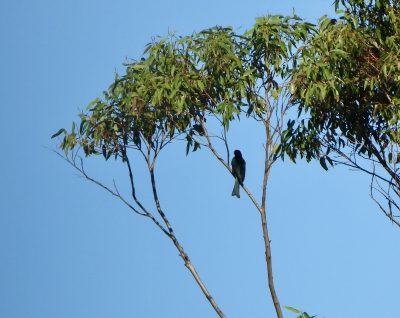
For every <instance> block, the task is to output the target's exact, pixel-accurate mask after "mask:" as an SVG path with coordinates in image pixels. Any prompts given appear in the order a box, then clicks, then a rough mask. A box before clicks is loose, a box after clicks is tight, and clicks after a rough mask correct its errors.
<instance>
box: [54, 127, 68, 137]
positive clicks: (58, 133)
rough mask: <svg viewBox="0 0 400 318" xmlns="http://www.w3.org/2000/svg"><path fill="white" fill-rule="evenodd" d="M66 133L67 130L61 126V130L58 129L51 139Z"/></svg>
mask: <svg viewBox="0 0 400 318" xmlns="http://www.w3.org/2000/svg"><path fill="white" fill-rule="evenodd" d="M62 132H63V133H64V134H65V135H67V131H66V130H65V129H64V128H61V129H60V130H59V131H57V132H56V133H55V134H54V135H53V136H51V139H53V138H55V137H57V136H59V135H61V133H62Z"/></svg>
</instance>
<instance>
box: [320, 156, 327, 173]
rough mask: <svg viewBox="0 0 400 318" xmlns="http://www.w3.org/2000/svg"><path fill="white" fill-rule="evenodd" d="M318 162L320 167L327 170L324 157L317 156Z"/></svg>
mask: <svg viewBox="0 0 400 318" xmlns="http://www.w3.org/2000/svg"><path fill="white" fill-rule="evenodd" d="M319 163H320V164H321V167H322V168H324V169H325V170H326V171H328V167H327V165H326V162H325V158H324V157H321V158H319Z"/></svg>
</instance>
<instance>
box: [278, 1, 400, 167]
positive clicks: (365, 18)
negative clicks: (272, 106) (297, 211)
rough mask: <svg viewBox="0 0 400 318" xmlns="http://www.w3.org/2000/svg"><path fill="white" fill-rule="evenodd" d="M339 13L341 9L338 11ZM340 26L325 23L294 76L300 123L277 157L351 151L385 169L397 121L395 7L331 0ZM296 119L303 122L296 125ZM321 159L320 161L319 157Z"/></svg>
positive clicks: (398, 22)
mask: <svg viewBox="0 0 400 318" xmlns="http://www.w3.org/2000/svg"><path fill="white" fill-rule="evenodd" d="M340 3H341V4H342V5H343V6H344V10H338V7H339V4H340ZM335 6H336V9H337V13H339V14H343V16H342V17H341V19H340V20H339V22H338V23H332V22H331V19H329V18H328V17H326V16H324V17H322V18H321V19H320V20H319V22H320V23H319V26H318V32H316V33H314V34H313V35H312V37H311V38H310V39H309V40H308V42H307V43H306V45H305V46H304V47H303V48H302V51H301V53H300V57H299V59H300V63H299V64H298V67H297V68H296V69H294V70H293V75H292V76H293V77H292V80H293V82H292V87H291V93H292V99H293V102H294V103H295V104H297V106H298V114H299V117H300V116H301V115H304V114H307V115H308V116H309V117H308V118H303V119H301V118H299V120H297V121H295V120H290V121H289V122H288V128H287V130H286V131H285V132H284V134H283V138H282V143H283V146H282V149H283V152H282V153H281V156H282V158H283V156H284V154H285V153H286V154H287V155H288V156H289V157H290V158H291V159H292V160H295V158H296V156H297V155H300V157H305V158H306V159H307V160H311V159H312V158H319V159H320V162H321V165H322V166H323V167H324V169H327V166H326V163H325V158H326V159H327V160H328V161H329V162H330V163H331V164H332V160H331V158H330V157H329V152H330V150H331V149H332V148H334V149H338V150H341V149H343V148H344V147H346V146H349V145H350V146H351V147H353V149H354V151H355V152H356V153H358V154H361V155H365V156H366V157H369V158H371V156H375V157H376V156H377V154H378V153H379V152H380V153H381V154H380V157H381V158H378V159H382V160H386V159H388V160H389V161H390V162H391V160H392V158H397V159H396V160H397V161H399V160H400V157H399V155H398V154H397V153H396V154H395V153H392V152H391V151H388V152H387V155H386V156H387V157H386V158H385V157H384V155H382V154H384V153H386V152H385V151H386V150H387V149H389V148H388V147H389V146H390V145H391V144H398V142H399V140H400V139H399V136H398V124H399V118H400V86H399V83H400V75H399V74H400V60H399V56H400V36H399V28H400V15H399V13H400V12H399V3H398V1H380V0H376V1H373V0H369V1H362V0H341V1H339V0H336V1H335ZM300 119H301V120H300ZM321 156H322V158H321Z"/></svg>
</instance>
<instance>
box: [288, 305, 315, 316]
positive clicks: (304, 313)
mask: <svg viewBox="0 0 400 318" xmlns="http://www.w3.org/2000/svg"><path fill="white" fill-rule="evenodd" d="M284 307H285V308H286V309H287V310H290V311H292V312H294V313H296V314H300V315H298V316H297V318H314V317H317V316H309V315H308V314H307V313H306V312H303V311H302V310H298V309H294V308H293V307H290V306H284Z"/></svg>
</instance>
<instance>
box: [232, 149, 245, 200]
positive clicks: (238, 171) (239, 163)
mask: <svg viewBox="0 0 400 318" xmlns="http://www.w3.org/2000/svg"><path fill="white" fill-rule="evenodd" d="M233 153H234V154H235V157H233V159H232V163H231V164H232V174H233V176H234V177H235V185H234V187H233V190H232V195H236V196H237V197H238V198H240V192H239V185H242V186H243V181H244V177H245V175H246V161H244V159H243V157H242V153H241V152H240V150H235V151H234V152H233Z"/></svg>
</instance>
